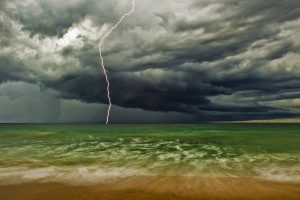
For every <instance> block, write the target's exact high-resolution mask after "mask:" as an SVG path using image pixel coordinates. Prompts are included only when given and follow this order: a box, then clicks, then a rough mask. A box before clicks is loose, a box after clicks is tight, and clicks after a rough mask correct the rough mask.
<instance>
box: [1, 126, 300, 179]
mask: <svg viewBox="0 0 300 200" xmlns="http://www.w3.org/2000/svg"><path fill="white" fill-rule="evenodd" d="M0 139H1V140H0V184H8V183H12V184H13V183H16V182H17V183H18V182H30V181H40V182H49V181H51V182H64V183H73V184H86V183H91V184H92V183H99V182H101V181H108V180H115V179H117V178H123V177H129V176H153V175H163V176H222V177H224V176H225V177H257V178H263V179H272V180H278V181H300V125H296V124H294V125H280V124H278V125H272V124H269V125H263V124H260V125H253V124H248V125H247V124H205V125H110V126H105V125H55V124H53V125H42V124H41V125H5V124H3V125H0Z"/></svg>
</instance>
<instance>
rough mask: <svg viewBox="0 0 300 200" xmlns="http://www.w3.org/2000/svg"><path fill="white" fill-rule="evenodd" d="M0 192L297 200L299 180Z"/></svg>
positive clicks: (57, 199) (46, 198)
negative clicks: (296, 181) (297, 181)
mask: <svg viewBox="0 0 300 200" xmlns="http://www.w3.org/2000/svg"><path fill="white" fill-rule="evenodd" d="M0 196H1V197H2V198H3V199H9V200H39V199H43V200H66V199H72V200H86V199H91V200H118V199H122V200H123V199H124V200H148V199H149V200H150V199H151V200H152V199H153V200H154V199H155V200H169V199H175V200H176V199H182V200H195V199H198V200H282V199H284V200H298V199H300V183H295V182H275V181H269V180H260V179H252V178H213V177H211V178H210V177H163V176H151V177H147V176H141V177H130V178H125V179H122V180H116V181H112V182H107V183H102V184H97V185H90V186H72V185H64V184H60V183H36V182H33V183H26V184H16V185H2V186H0Z"/></svg>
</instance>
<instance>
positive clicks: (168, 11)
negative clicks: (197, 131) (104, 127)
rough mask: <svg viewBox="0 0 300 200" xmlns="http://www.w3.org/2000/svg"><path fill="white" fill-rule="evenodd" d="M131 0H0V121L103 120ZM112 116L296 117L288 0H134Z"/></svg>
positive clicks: (295, 32)
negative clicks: (114, 25) (106, 78)
mask: <svg viewBox="0 0 300 200" xmlns="http://www.w3.org/2000/svg"><path fill="white" fill-rule="evenodd" d="M130 6H131V0H68V1H62V0H22V1H20V0H1V1H0V47H1V48H0V122H2V123H17V122H22V123H26V122H28V123H67V122H70V123H71V122H72V123H74V122H75V123H104V121H105V117H106V116H105V115H106V109H107V97H106V91H105V90H106V85H105V84H106V83H105V78H104V75H103V72H102V69H101V66H100V62H99V52H98V42H99V39H100V37H101V36H102V35H103V34H105V33H106V31H107V30H108V29H109V28H110V27H111V26H112V25H113V24H114V23H115V22H116V21H117V20H118V19H119V18H120V16H121V15H122V14H124V13H126V12H128V11H129V10H130ZM102 48H103V56H104V61H105V64H106V67H107V71H108V76H109V80H110V82H111V97H112V103H113V105H112V113H111V118H110V121H111V122H112V123H200V122H211V121H243V120H275V119H286V118H288V119H293V118H299V117H300V1H299V0H264V1H262V0H184V1H183V0H163V1H162V0H136V7H135V12H134V13H133V14H132V15H131V16H129V17H127V18H126V19H125V20H124V21H123V22H122V24H121V25H120V26H119V27H118V29H116V30H115V31H114V32H113V33H112V34H111V35H110V37H109V38H107V39H106V40H105V42H104V44H103V47H102Z"/></svg>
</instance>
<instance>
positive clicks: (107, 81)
mask: <svg viewBox="0 0 300 200" xmlns="http://www.w3.org/2000/svg"><path fill="white" fill-rule="evenodd" d="M134 9H135V0H132V5H131V9H130V11H128V12H127V13H125V14H124V15H122V16H121V18H120V19H119V21H117V23H115V25H114V26H112V27H111V28H110V29H109V31H108V32H107V33H105V34H104V35H103V36H102V37H101V39H100V42H99V44H98V47H99V55H100V63H101V67H102V70H103V73H104V76H105V81H106V94H107V99H108V104H109V105H108V109H107V114H106V124H108V123H109V117H110V110H111V105H112V104H111V96H110V82H109V79H108V75H107V70H106V68H105V65H104V59H103V56H102V45H103V42H104V41H105V39H106V38H107V37H109V35H110V34H111V33H112V32H113V31H114V30H115V29H116V28H118V26H119V25H120V24H121V23H122V21H123V20H124V19H125V18H126V17H128V16H130V15H131V14H132V13H134Z"/></svg>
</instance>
